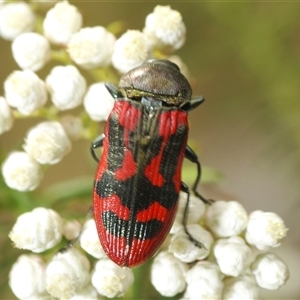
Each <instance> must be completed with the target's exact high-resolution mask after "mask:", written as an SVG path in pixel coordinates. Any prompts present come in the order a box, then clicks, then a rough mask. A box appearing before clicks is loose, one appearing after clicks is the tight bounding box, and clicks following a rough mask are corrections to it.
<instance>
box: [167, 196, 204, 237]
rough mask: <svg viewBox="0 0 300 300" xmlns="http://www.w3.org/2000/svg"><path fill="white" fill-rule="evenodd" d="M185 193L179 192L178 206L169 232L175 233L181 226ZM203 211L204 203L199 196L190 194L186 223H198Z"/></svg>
mask: <svg viewBox="0 0 300 300" xmlns="http://www.w3.org/2000/svg"><path fill="white" fill-rule="evenodd" d="M186 198H187V194H186V193H182V192H181V193H180V194H179V206H178V211H177V213H176V217H175V221H174V223H173V226H172V228H171V230H170V233H171V234H174V233H176V232H177V231H179V230H180V229H181V228H182V227H183V224H182V222H183V215H184V211H185V207H186V200H187V199H186ZM204 212H205V204H204V203H203V201H201V200H200V199H199V198H197V197H195V196H193V195H190V201H189V207H188V219H187V223H188V224H195V223H198V222H199V220H200V218H201V217H202V216H203V215H204Z"/></svg>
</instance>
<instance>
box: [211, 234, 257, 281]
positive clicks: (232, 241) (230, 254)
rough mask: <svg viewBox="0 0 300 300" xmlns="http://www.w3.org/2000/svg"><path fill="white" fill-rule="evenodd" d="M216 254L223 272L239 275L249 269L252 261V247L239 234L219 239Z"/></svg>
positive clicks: (215, 249)
mask: <svg viewBox="0 0 300 300" xmlns="http://www.w3.org/2000/svg"><path fill="white" fill-rule="evenodd" d="M214 255H215V257H216V260H217V263H218V265H219V267H220V269H221V272H222V273H223V274H225V275H227V276H234V277H237V276H239V275H241V274H242V273H243V272H244V271H246V269H248V267H249V265H250V262H251V259H252V257H251V249H250V248H249V247H248V246H247V245H246V243H245V241H244V240H243V239H242V238H241V237H239V236H233V237H230V238H228V239H219V240H217V241H216V244H215V246H214Z"/></svg>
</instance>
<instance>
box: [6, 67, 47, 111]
mask: <svg viewBox="0 0 300 300" xmlns="http://www.w3.org/2000/svg"><path fill="white" fill-rule="evenodd" d="M4 90H5V98H6V101H7V103H8V104H9V105H10V106H12V107H15V108H16V109H17V110H18V111H19V112H20V113H21V114H24V115H29V114H31V113H32V112H34V111H35V110H36V109H38V108H40V107H42V106H43V105H44V104H45V103H46V101H47V89H46V85H45V83H44V82H43V81H42V80H41V79H40V78H39V77H38V76H37V75H36V74H35V73H33V72H32V71H30V70H24V71H14V72H13V73H12V74H10V75H9V76H8V78H7V79H6V80H5V82H4Z"/></svg>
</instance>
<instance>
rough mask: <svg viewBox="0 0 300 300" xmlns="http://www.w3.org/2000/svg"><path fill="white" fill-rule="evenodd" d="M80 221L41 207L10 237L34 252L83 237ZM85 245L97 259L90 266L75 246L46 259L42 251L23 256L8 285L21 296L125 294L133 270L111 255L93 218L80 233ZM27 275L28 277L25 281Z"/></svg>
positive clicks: (18, 223)
mask: <svg viewBox="0 0 300 300" xmlns="http://www.w3.org/2000/svg"><path fill="white" fill-rule="evenodd" d="M78 225H79V224H78V222H75V221H71V222H67V221H64V220H63V219H62V218H61V217H60V216H59V214H58V213H57V212H55V211H54V210H52V209H46V208H42V207H39V208H36V209H34V210H32V211H31V212H28V213H24V214H22V215H20V216H19V217H18V219H17V221H16V223H15V225H14V226H13V228H12V230H11V232H10V234H9V237H10V239H11V240H12V242H13V243H14V246H15V247H17V248H20V249H27V250H30V251H32V252H33V253H42V252H44V251H46V250H48V249H50V248H53V247H55V246H56V245H57V244H58V243H59V242H60V241H61V239H62V236H65V238H67V239H68V240H70V239H74V238H75V237H78V235H79V232H80V227H79V226H78ZM79 242H80V245H81V247H82V249H84V250H85V251H86V252H87V253H89V254H90V255H92V256H93V257H95V258H96V259H98V261H97V262H96V263H95V266H94V267H93V269H91V266H90V263H89V260H88V259H87V257H86V255H84V254H82V253H81V252H80V251H79V250H77V249H75V248H67V249H65V250H61V251H60V252H58V253H57V254H56V255H54V256H53V258H52V259H51V260H50V261H48V262H47V263H46V262H45V260H44V259H43V258H42V256H38V255H37V254H23V255H21V256H20V257H19V258H18V259H17V261H16V262H15V264H14V265H13V266H12V269H11V271H10V274H9V285H10V287H11V289H12V291H13V293H14V294H15V295H16V296H17V297H18V298H19V299H36V298H40V297H47V296H49V295H51V296H52V297H56V298H60V299H97V295H98V293H99V294H101V295H104V296H106V297H109V298H112V297H120V296H122V295H123V294H124V293H125V292H126V291H127V290H128V288H129V287H130V286H131V285H132V283H133V273H132V271H131V270H129V269H123V268H121V267H119V266H117V265H116V264H115V263H113V262H112V261H111V260H110V259H108V258H107V256H106V254H105V253H104V251H103V249H102V247H101V245H100V242H99V238H98V234H97V230H96V225H95V222H94V220H92V219H91V220H88V221H86V223H85V224H84V226H83V229H82V231H81V234H80V241H79ZM24 274H26V276H25V277H26V278H25V280H24Z"/></svg>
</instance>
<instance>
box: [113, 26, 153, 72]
mask: <svg viewBox="0 0 300 300" xmlns="http://www.w3.org/2000/svg"><path fill="white" fill-rule="evenodd" d="M150 50H151V47H150V44H149V41H148V39H147V37H146V35H145V34H144V33H142V32H140V31H138V30H128V31H127V32H125V33H124V34H123V35H122V36H121V37H120V38H119V39H118V40H117V41H116V43H115V47H114V52H113V56H112V63H113V66H114V67H115V68H116V69H117V70H118V71H120V72H121V73H126V72H128V71H130V70H131V69H133V68H135V67H137V66H139V65H141V64H142V63H143V62H145V61H146V60H147V59H149V58H150V54H151V53H150Z"/></svg>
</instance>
